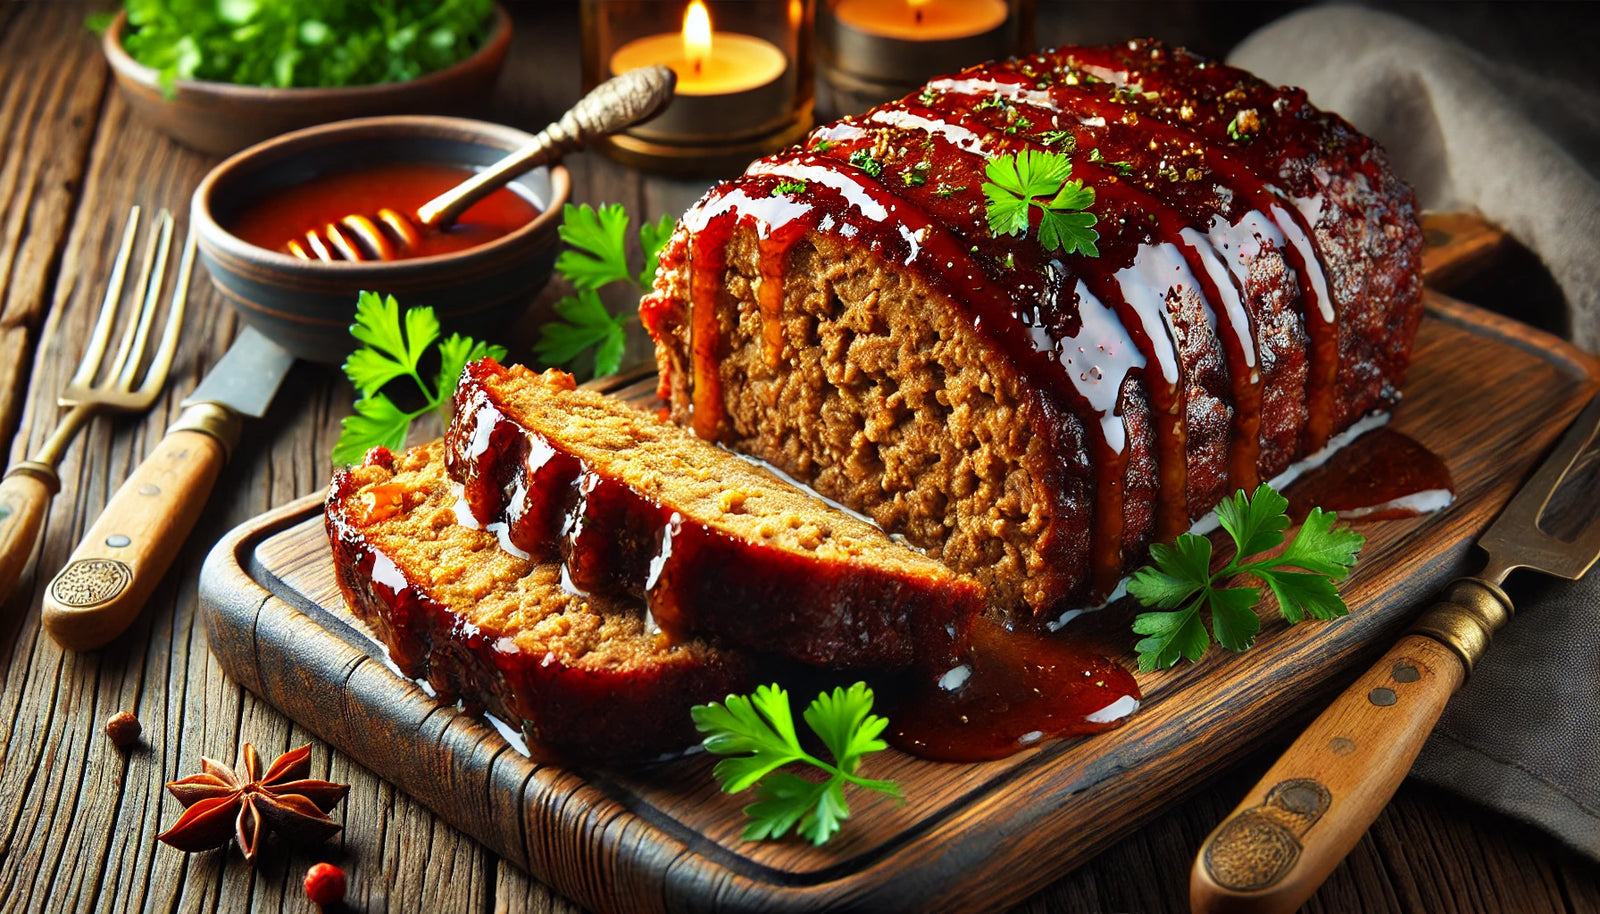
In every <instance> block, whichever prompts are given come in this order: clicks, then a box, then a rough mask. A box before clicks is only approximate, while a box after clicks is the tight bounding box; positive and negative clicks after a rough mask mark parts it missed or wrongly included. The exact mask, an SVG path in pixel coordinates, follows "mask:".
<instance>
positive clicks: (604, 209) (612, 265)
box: [533, 203, 673, 377]
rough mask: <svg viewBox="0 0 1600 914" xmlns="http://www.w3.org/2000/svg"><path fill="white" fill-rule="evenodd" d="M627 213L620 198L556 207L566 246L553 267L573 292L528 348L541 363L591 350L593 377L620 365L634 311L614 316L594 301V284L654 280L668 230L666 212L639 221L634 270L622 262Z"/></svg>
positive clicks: (642, 286) (564, 361)
mask: <svg viewBox="0 0 1600 914" xmlns="http://www.w3.org/2000/svg"><path fill="white" fill-rule="evenodd" d="M629 222H630V220H629V218H628V213H627V211H626V210H624V209H623V208H622V204H620V203H611V204H606V205H603V206H601V207H600V208H599V209H595V208H594V207H592V206H589V205H588V204H587V203H586V204H583V205H582V206H574V205H572V204H570V203H569V204H567V205H566V206H565V207H564V208H563V209H562V210H561V227H560V228H559V229H558V230H557V231H558V232H559V233H560V235H561V240H562V241H565V242H566V243H567V244H569V245H571V248H569V249H568V250H565V251H562V252H561V256H560V257H558V258H556V272H558V273H560V274H561V275H562V276H564V277H566V278H567V280H568V281H569V282H571V283H572V284H573V285H574V286H575V287H577V290H578V291H577V293H576V294H574V295H566V296H563V297H562V298H561V299H560V300H559V301H557V302H556V304H555V311H556V315H557V316H558V317H559V318H560V320H556V321H551V322H549V323H547V324H545V325H543V326H542V327H540V328H539V338H538V339H537V340H536V341H535V342H534V344H533V353H534V355H535V356H537V357H538V358H539V359H540V360H541V361H543V362H544V363H545V364H547V365H569V364H570V363H572V362H574V361H577V360H578V358H579V357H580V356H582V355H583V354H584V353H585V352H588V351H589V350H590V349H593V350H594V376H595V377H602V376H604V375H609V374H616V373H617V370H618V369H620V368H621V367H622V350H623V344H624V343H626V342H627V327H628V324H629V323H630V322H632V321H634V320H637V319H638V318H637V316H636V315H633V314H631V313H630V314H628V315H626V316H623V317H616V316H613V315H612V314H611V312H610V311H608V310H607V309H606V306H605V303H604V302H602V301H601V300H600V289H602V288H604V287H605V286H608V285H610V284H612V283H617V282H623V283H627V284H629V285H631V286H634V287H636V288H637V289H639V290H640V291H646V290H648V289H649V288H650V287H651V286H652V285H654V284H655V280H656V266H657V264H658V263H659V262H660V260H661V249H662V247H664V246H665V245H666V243H667V239H668V238H669V237H670V236H671V235H672V225H673V220H672V217H671V216H662V217H661V220H660V221H659V222H645V223H643V224H641V225H640V226H639V249H640V250H641V251H642V252H643V253H644V262H643V265H642V267H641V268H640V270H639V272H638V273H637V274H635V273H634V272H633V269H632V267H631V266H630V265H629V264H628V225H629Z"/></svg>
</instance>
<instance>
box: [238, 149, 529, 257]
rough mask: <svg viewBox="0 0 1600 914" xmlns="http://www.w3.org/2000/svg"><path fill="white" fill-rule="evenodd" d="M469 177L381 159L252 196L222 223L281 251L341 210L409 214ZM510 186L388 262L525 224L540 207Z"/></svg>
mask: <svg viewBox="0 0 1600 914" xmlns="http://www.w3.org/2000/svg"><path fill="white" fill-rule="evenodd" d="M472 175H473V171H472V170H471V169H469V168H463V167H461V166H458V165H445V164H441V163H438V162H380V163H374V164H372V165H368V166H364V167H362V168H359V169H349V170H343V171H334V172H329V173H327V174H322V175H318V176H317V177H315V178H312V179H311V180H309V181H305V182H302V183H299V184H295V185H292V186H290V187H287V188H284V189H283V190H280V191H277V192H275V193H273V194H271V195H269V196H267V197H265V198H263V199H261V200H259V201H257V202H256V203H255V204H253V205H251V206H249V207H247V208H246V209H245V210H244V211H243V212H241V213H240V214H239V215H238V216H237V217H236V218H235V219H234V220H233V221H232V222H230V223H228V225H227V226H226V228H227V229H228V231H230V232H232V233H233V234H234V235H235V236H237V237H239V238H241V239H243V240H244V241H247V242H249V243H250V244H253V245H255V246H256V247H259V248H264V249H266V250H269V251H277V252H279V253H288V248H287V247H286V245H287V244H288V242H289V241H290V240H291V239H299V240H300V242H301V243H302V244H304V243H305V234H306V232H307V231H309V230H311V229H318V230H320V229H322V227H323V226H326V225H327V224H328V223H330V222H338V221H339V220H340V219H342V218H344V217H345V216H348V215H362V216H366V217H367V218H369V219H371V218H374V217H375V216H376V215H377V213H378V210H380V209H383V208H385V207H388V208H389V209H393V210H397V211H399V212H401V213H404V214H405V215H406V216H407V217H409V218H412V219H415V214H416V211H417V208H418V207H419V206H421V205H422V204H424V203H426V202H428V201H429V200H432V199H433V198H434V197H436V196H438V195H439V194H441V193H443V192H445V191H447V190H449V189H450V188H452V187H454V186H455V185H457V184H459V183H461V182H462V181H465V180H466V179H467V178H470V177H472ZM515 186H516V185H515V184H513V185H511V187H515ZM511 187H503V188H501V189H499V190H497V191H495V192H493V193H491V194H490V195H489V196H487V197H485V198H484V199H482V200H480V201H479V202H478V203H476V204H474V205H473V206H472V207H471V208H470V209H468V210H467V211H466V212H465V213H462V214H461V218H459V219H457V220H456V222H455V224H454V225H451V226H450V227H449V228H447V229H443V230H436V231H428V232H422V233H421V240H420V243H418V244H417V245H415V246H411V247H407V246H404V245H396V256H395V259H397V260H406V259H411V258H414V257H431V256H434V255H437V254H450V253H454V252H456V251H464V250H467V249H468V248H475V247H478V246H479V245H482V244H487V243H489V242H491V241H494V240H495V239H497V238H503V237H505V236H506V235H509V234H511V233H512V232H514V231H516V230H517V229H519V228H522V227H523V226H524V225H527V224H528V223H529V222H532V221H533V220H534V219H535V218H536V217H537V216H538V215H539V212H540V210H539V208H538V207H537V206H535V205H534V204H533V203H532V202H531V201H530V200H528V199H527V197H525V196H523V195H522V194H519V193H517V192H516V191H514V190H512V189H511Z"/></svg>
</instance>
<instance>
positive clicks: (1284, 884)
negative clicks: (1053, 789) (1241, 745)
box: [1189, 578, 1511, 914]
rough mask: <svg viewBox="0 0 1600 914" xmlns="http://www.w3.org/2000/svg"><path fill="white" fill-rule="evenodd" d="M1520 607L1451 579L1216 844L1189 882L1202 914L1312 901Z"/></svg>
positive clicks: (1283, 910)
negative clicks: (1494, 634) (1496, 632)
mask: <svg viewBox="0 0 1600 914" xmlns="http://www.w3.org/2000/svg"><path fill="white" fill-rule="evenodd" d="M1510 611H1511V603H1510V600H1508V599H1506V597H1505V595H1504V593H1502V592H1501V591H1500V589H1499V588H1498V587H1494V586H1493V585H1491V584H1487V583H1485V582H1482V581H1478V580H1476V579H1473V578H1465V579H1462V580H1458V581H1456V582H1455V583H1453V584H1452V585H1451V586H1450V588H1449V590H1448V591H1447V592H1446V596H1445V598H1444V599H1443V600H1441V601H1440V602H1438V603H1436V604H1434V606H1433V607H1431V608H1430V609H1429V610H1428V611H1427V612H1425V613H1424V614H1423V615H1422V617H1421V618H1420V619H1419V620H1418V622H1417V624H1416V626H1414V628H1413V631H1412V633H1411V634H1407V635H1406V636H1405V637H1403V638H1401V639H1400V641H1399V643H1397V644H1396V645H1395V646H1394V647H1393V648H1391V649H1390V651H1389V653H1387V654H1385V655H1384V656H1383V659H1382V660H1379V661H1378V662H1377V664H1376V665H1374V666H1373V667H1372V668H1371V669H1370V670H1368V671H1367V672H1366V673H1365V674H1363V675H1362V676H1361V678H1360V679H1357V680H1356V681H1355V683H1354V684H1353V685H1351V686H1350V688H1348V689H1346V690H1345V692H1344V694H1342V695H1340V696H1339V697H1338V698H1337V699H1335V700H1334V702H1333V704H1332V705H1330V706H1329V707H1328V709H1327V710H1325V711H1323V712H1322V715H1321V716H1319V717H1318V718H1317V719H1316V721H1314V722H1313V723H1312V724H1311V726H1310V727H1308V728H1307V729H1306V731H1305V732H1304V733H1302V734H1301V735H1300V738H1299V739H1297V740H1295V742H1294V745H1292V746H1290V747H1289V749H1288V751H1286V752H1284V754H1283V756H1282V757H1281V758H1279V759H1278V761H1277V763H1276V764H1274V765H1273V766H1272V768H1271V769H1270V770H1269V771H1268V772H1267V773H1266V774H1265V775H1264V776H1263V777H1262V778H1261V781H1260V782H1259V783H1257V784H1256V786H1255V787H1254V788H1253V789H1251V791H1250V792H1249V793H1248V794H1247V795H1246V796H1245V799H1244V802H1242V803H1240V804H1239V806H1238V808H1237V809H1235V810H1234V811H1233V812H1232V813H1230V814H1229V815H1228V817H1227V818H1226V819H1224V820H1223V822H1222V824H1221V825H1219V826H1217V828H1216V830H1215V831H1213V832H1212V833H1211V835H1210V836H1209V837H1207V838H1206V840H1205V843H1204V844H1202V845H1201V846H1200V852H1199V854H1197V855H1196V857H1195V861H1194V868H1193V870H1191V872H1190V876H1189V905H1190V908H1191V909H1192V910H1193V911H1194V912H1195V914H1213V912H1251V914H1256V912H1260V914H1288V912H1292V911H1294V910H1296V909H1298V908H1299V907H1300V906H1301V905H1302V904H1304V903H1305V901H1306V900H1307V899H1308V898H1310V897H1311V895H1312V893H1314V892H1315V891H1316V890H1317V887H1318V886H1320V885H1321V884H1322V882H1323V880H1324V879H1326V878H1327V877H1328V874H1329V873H1331V872H1333V868H1334V867H1335V866H1338V864H1339V861H1340V860H1343V859H1344V858H1345V855H1347V854H1349V853H1350V850H1351V849H1352V848H1354V847H1355V845H1356V842H1357V841H1359V840H1361V836H1362V835H1363V834H1364V833H1366V830H1367V829H1368V827H1370V826H1371V825H1372V822H1373V821H1374V820H1375V819H1377V817H1378V813H1380V812H1382V811H1383V807H1384V806H1386V805H1387V804H1388V802H1389V799H1390V798H1391V797H1393V796H1394V791H1395V788H1397V787H1399V786H1400V781H1401V780H1403V779H1404V778H1405V776H1406V772H1408V771H1410V770H1411V763H1412V762H1413V761H1415V760H1416V757H1417V753H1418V752H1420V751H1421V750H1422V744H1423V743H1424V742H1426V741H1427V739H1428V734H1429V733H1431V732H1432V731H1433V727H1434V725H1435V724H1436V723H1438V721H1439V715H1440V714H1441V713H1443V712H1444V706H1445V703H1446V702H1448V701H1449V700H1450V696H1451V695H1453V694H1455V692H1456V690H1457V689H1459V688H1460V687H1461V683H1462V682H1463V681H1465V679H1466V677H1467V673H1468V672H1469V670H1470V668H1471V664H1472V663H1474V662H1475V661H1476V660H1477V658H1478V657H1479V656H1480V655H1481V654H1482V652H1483V650H1484V649H1485V648H1486V647H1487V646H1488V643H1489V635H1490V634H1491V633H1492V632H1493V631H1494V629H1496V628H1498V627H1499V626H1500V625H1501V624H1503V623H1504V622H1505V620H1506V619H1507V618H1509V616H1510Z"/></svg>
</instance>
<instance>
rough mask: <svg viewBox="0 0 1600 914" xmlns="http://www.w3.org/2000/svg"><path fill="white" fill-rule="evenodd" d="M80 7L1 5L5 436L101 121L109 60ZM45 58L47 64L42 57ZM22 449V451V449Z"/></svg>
mask: <svg viewBox="0 0 1600 914" xmlns="http://www.w3.org/2000/svg"><path fill="white" fill-rule="evenodd" d="M98 58H99V52H98V49H97V47H96V44H95V41H94V38H93V36H92V35H90V34H89V33H88V32H87V31H86V30H85V29H84V28H83V9H82V8H81V7H78V6H75V5H69V4H54V3H31V4H11V5H8V6H7V7H6V9H5V10H4V11H0V436H4V437H5V438H10V437H11V436H12V435H14V434H15V433H16V430H17V421H18V419H19V417H20V415H21V411H22V405H23V399H24V397H25V396H26V394H27V390H28V384H27V380H28V376H29V370H28V369H29V366H30V364H31V363H32V361H33V351H34V346H35V344H36V343H37V341H38V339H39V331H40V326H41V324H42V323H43V321H44V318H45V315H46V314H47V313H49V310H50V303H51V299H53V298H58V297H59V296H60V295H61V294H62V293H63V292H64V291H65V290H62V289H58V288H56V279H57V277H58V276H66V277H69V281H70V277H72V276H74V275H76V274H75V272H74V271H72V270H69V269H58V268H59V267H61V266H62V264H61V258H62V249H63V246H64V244H65V242H66V238H67V233H68V230H69V228H70V223H71V220H72V218H73V215H74V213H75V210H76V204H77V201H78V199H79V189H80V188H81V186H82V183H83V172H84V166H85V161H86V159H87V156H88V151H89V144H90V140H91V138H92V137H93V136H94V133H95V130H96V128H97V127H98V125H99V121H98V114H99V108H100V101H101V97H102V96H103V95H104V93H105V88H106V82H107V80H106V74H105V68H104V67H103V66H100V65H99V61H98ZM42 60H48V61H50V62H51V64H50V66H49V67H45V68H41V67H39V66H38V62H39V61H42ZM18 456H19V457H20V456H21V455H18Z"/></svg>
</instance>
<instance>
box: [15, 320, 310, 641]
mask: <svg viewBox="0 0 1600 914" xmlns="http://www.w3.org/2000/svg"><path fill="white" fill-rule="evenodd" d="M293 364H294V356H292V355H290V354H289V353H288V352H285V351H284V350H283V349H282V348H281V347H280V346H278V345H277V344H276V343H274V342H272V341H271V340H269V339H267V338H266V337H265V336H263V335H262V334H261V333H259V332H258V331H256V330H255V329H254V328H253V327H246V328H245V329H244V330H243V331H242V332H240V333H239V335H238V336H237V337H235V338H234V341H233V345H232V346H230V347H228V351H227V352H226V353H224V354H223V356H222V358H221V359H220V360H219V361H218V362H217V364H215V365H214V366H212V368H211V370H210V371H209V372H207V373H206V376H205V378H203V379H202V380H201V381H200V384H199V385H198V386H197V387H195V389H194V391H193V392H191V393H190V394H189V396H188V397H187V398H185V399H184V401H183V403H182V404H181V405H182V407H183V412H181V413H179V414H178V419H177V421H176V422H174V423H173V424H172V425H171V426H169V427H168V428H167V432H166V435H165V436H164V437H163V438H162V439H161V441H160V443H158V444H157V445H156V447H155V450H153V451H151V453H150V456H148V457H146V458H145V459H144V461H143V462H142V463H140V464H139V466H138V468H136V469H135V470H134V471H133V473H132V474H131V475H130V476H129V477H128V478H127V480H126V481H124V482H123V483H122V486H121V487H120V488H118V489H117V491H116V494H114V495H113V496H112V497H111V500H110V501H109V502H107V503H106V507H105V510H103V511H102V512H101V513H100V517H99V519H97V520H96V521H95V522H94V525H93V526H91V527H90V528H89V530H88V532H86V533H85V534H84V535H83V539H82V540H81V541H79V543H78V547H77V548H76V549H74V550H73V552H72V558H71V559H70V560H69V561H68V562H67V564H66V566H65V567H63V568H62V569H61V571H60V572H59V573H58V574H57V575H56V576H55V578H54V579H52V580H51V582H50V586H49V587H48V588H46V589H45V596H44V607H43V609H42V611H41V618H42V621H43V624H44V627H45V630H46V631H48V632H49V633H50V635H51V637H53V638H54V639H55V640H56V642H57V643H58V644H60V645H61V646H62V647H64V648H67V649H69V650H76V651H84V650H92V649H94V648H98V647H103V646H104V645H105V644H106V643H108V642H109V641H111V639H113V638H115V637H116V636H117V635H120V634H121V633H122V632H123V631H125V630H126V629H127V628H128V626H129V625H131V624H133V620H134V619H135V618H137V617H138V615H139V611H140V610H141V609H143V608H144V604H145V602H146V601H147V600H149V598H150V594H151V592H152V591H153V590H154V589H155V586H156V584H157V583H158V582H159V581H160V580H161V577H162V576H163V575H164V574H166V571H167V568H168V567H169V566H170V565H171V564H172V560H173V558H174V557H175V556H176V555H177V554H178V550H179V548H181V547H182V545H183V541H184V540H185V539H186V538H188V535H189V531H190V530H192V529H193V528H194V523H195V520H196V519H198V518H199V516H200V511H201V509H202V508H203V507H205V503H206V499H207V496H209V495H210V493H211V487H212V486H213V485H214V484H215V483H216V481H217V474H218V473H220V472H221V470H222V465H223V464H224V463H226V462H227V460H228V457H229V456H230V454H231V453H232V450H233V447H234V445H235V444H236V443H237V442H238V440H239V434H240V432H241V430H242V429H243V426H244V419H245V418H246V417H249V418H256V419H259V418H261V417H262V416H263V415H265V414H266V411H267V407H268V406H270V405H271V403H272V398H273V397H274V396H275V395H276V394H277V392H278V387H279V385H280V384H282V383H283V378H284V376H285V375H287V374H288V373H289V368H290V366H292V365H293Z"/></svg>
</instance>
